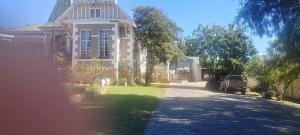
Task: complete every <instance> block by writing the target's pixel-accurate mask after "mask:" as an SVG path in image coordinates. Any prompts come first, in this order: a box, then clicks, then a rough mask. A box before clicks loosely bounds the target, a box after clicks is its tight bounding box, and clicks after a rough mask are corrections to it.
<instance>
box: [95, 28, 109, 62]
mask: <svg viewBox="0 0 300 135" xmlns="http://www.w3.org/2000/svg"><path fill="white" fill-rule="evenodd" d="M103 33H104V35H103ZM103 36H104V37H103ZM110 36H111V35H110V30H99V42H98V58H99V59H110V58H111V39H110Z"/></svg>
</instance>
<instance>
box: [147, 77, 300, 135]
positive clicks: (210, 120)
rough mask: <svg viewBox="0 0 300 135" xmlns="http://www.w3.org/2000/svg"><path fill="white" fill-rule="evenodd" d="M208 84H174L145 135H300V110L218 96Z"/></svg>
mask: <svg viewBox="0 0 300 135" xmlns="http://www.w3.org/2000/svg"><path fill="white" fill-rule="evenodd" d="M204 85H205V83H189V84H171V85H170V87H169V88H167V92H166V95H165V98H164V99H163V100H162V101H161V103H160V105H159V106H158V108H157V111H156V112H155V113H154V114H153V116H152V118H151V120H150V122H149V123H148V125H147V127H146V128H145V130H144V134H145V135H300V109H299V108H292V107H288V106H284V105H281V104H278V103H275V102H271V101H268V100H265V99H261V98H254V97H247V96H240V95H229V94H223V93H216V92H211V91H207V90H205V89H204Z"/></svg>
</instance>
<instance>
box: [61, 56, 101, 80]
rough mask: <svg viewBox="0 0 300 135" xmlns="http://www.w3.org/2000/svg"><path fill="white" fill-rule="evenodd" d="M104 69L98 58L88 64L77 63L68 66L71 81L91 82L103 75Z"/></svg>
mask: <svg viewBox="0 0 300 135" xmlns="http://www.w3.org/2000/svg"><path fill="white" fill-rule="evenodd" d="M102 70H103V68H102V63H101V62H100V61H96V60H95V61H92V62H89V63H87V64H77V65H74V66H72V67H69V68H68V70H67V76H68V77H67V78H68V81H69V82H71V83H87V84H90V83H93V82H94V81H95V79H96V78H98V77H100V76H101V75H102Z"/></svg>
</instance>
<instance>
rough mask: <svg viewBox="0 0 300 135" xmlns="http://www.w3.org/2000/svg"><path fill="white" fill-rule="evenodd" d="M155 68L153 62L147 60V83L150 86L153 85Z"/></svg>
mask: <svg viewBox="0 0 300 135" xmlns="http://www.w3.org/2000/svg"><path fill="white" fill-rule="evenodd" d="M153 68H154V66H153V64H151V63H149V62H147V66H146V75H145V85H146V86H150V85H151V80H152V73H153Z"/></svg>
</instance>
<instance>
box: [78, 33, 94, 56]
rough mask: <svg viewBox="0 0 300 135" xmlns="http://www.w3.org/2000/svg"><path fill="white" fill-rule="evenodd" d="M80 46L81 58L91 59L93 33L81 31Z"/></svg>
mask: <svg viewBox="0 0 300 135" xmlns="http://www.w3.org/2000/svg"><path fill="white" fill-rule="evenodd" d="M80 45H81V58H83V59H90V58H91V56H92V55H91V53H92V50H91V32H90V31H81V33H80Z"/></svg>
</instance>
